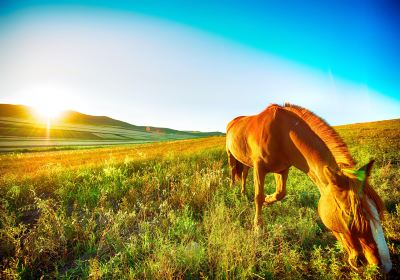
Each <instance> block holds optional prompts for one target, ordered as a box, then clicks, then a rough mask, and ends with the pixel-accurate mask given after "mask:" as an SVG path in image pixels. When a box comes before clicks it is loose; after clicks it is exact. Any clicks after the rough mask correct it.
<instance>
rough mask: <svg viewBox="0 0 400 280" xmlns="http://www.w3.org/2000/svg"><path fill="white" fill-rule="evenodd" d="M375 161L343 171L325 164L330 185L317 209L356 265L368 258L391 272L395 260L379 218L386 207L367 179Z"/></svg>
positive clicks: (351, 262)
mask: <svg viewBox="0 0 400 280" xmlns="http://www.w3.org/2000/svg"><path fill="white" fill-rule="evenodd" d="M372 164H373V161H371V162H369V163H368V164H367V165H365V166H364V167H362V168H360V169H359V170H348V169H347V170H346V169H343V170H342V171H334V170H332V169H331V168H329V167H328V166H325V167H324V175H325V177H326V179H327V181H328V186H327V187H326V189H324V190H322V191H321V198H320V201H319V204H318V212H319V215H320V217H321V219H322V222H323V223H324V224H325V226H326V227H327V228H329V229H330V230H331V231H332V232H333V233H334V235H335V237H336V238H337V239H338V240H339V241H340V242H341V243H342V244H343V246H344V248H345V249H346V251H347V252H348V254H349V259H348V261H349V263H350V265H351V266H352V267H353V268H355V269H357V265H358V264H357V262H358V261H361V262H365V261H367V262H368V263H369V264H374V265H380V266H381V267H382V270H383V271H384V272H389V271H390V270H391V268H392V263H391V261H390V256H389V250H388V248H387V245H386V241H385V237H384V235H383V230H382V226H381V219H380V218H382V215H383V208H384V207H383V203H382V201H381V199H380V198H379V196H378V194H377V193H376V192H375V191H374V190H373V189H372V187H371V186H370V184H369V182H368V177H369V175H370V171H371V167H372Z"/></svg>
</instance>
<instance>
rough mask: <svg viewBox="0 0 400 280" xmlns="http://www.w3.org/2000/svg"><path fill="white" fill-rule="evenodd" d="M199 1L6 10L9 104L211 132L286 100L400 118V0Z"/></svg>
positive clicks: (350, 114)
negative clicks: (239, 117) (239, 116)
mask: <svg viewBox="0 0 400 280" xmlns="http://www.w3.org/2000/svg"><path fill="white" fill-rule="evenodd" d="M53 2H55V3H57V4H54V3H53ZM189 2H190V3H191V2H195V1H151V0H146V1H144V0H143V1H132V2H129V1H118V0H117V1H10V2H7V1H1V2H0V103H12V104H27V105H35V106H38V105H40V104H42V105H43V104H45V105H46V106H54V107H57V108H60V109H73V110H77V111H80V112H83V113H87V114H93V115H107V116H110V117H113V118H116V119H120V120H123V121H127V122H130V123H133V124H137V125H153V126H162V127H170V128H175V129H183V130H202V131H211V130H219V131H225V126H226V124H227V122H229V120H231V119H232V118H234V117H235V116H238V115H248V114H255V113H258V112H260V111H261V110H263V109H264V108H265V107H266V106H268V104H270V103H283V102H285V101H287V102H291V103H294V104H298V105H301V106H303V107H307V108H309V109H311V110H312V111H314V112H315V113H317V114H318V115H320V116H321V117H323V118H325V119H326V120H327V121H328V122H329V123H331V124H345V123H354V122H362V121H370V120H381V119H390V118H398V117H400V91H399V90H400V78H399V77H400V34H399V31H398V29H397V28H398V26H400V9H399V5H398V4H396V3H397V2H396V1H392V2H391V1H356V2H351V1H334V2H333V1H332V2H330V1H323V2H324V3H323V4H322V3H319V4H317V5H315V1H310V2H309V3H308V4H307V3H306V2H305V1H289V2H290V3H288V2H286V1H285V4H284V5H283V4H279V3H280V2H283V1H269V2H268V4H260V3H258V2H253V1H243V2H242V3H241V2H235V1H196V2H199V3H197V4H192V3H191V4H188V3H189ZM215 2H217V3H218V4H216V3H215ZM317 2H320V1H317ZM338 2H339V4H338ZM244 3H245V4H244ZM340 3H341V4H340Z"/></svg>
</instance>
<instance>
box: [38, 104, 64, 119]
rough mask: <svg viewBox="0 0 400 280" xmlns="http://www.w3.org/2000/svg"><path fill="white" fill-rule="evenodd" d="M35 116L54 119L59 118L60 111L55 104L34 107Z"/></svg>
mask: <svg viewBox="0 0 400 280" xmlns="http://www.w3.org/2000/svg"><path fill="white" fill-rule="evenodd" d="M35 111H36V112H37V114H38V115H39V116H41V117H43V118H46V119H50V120H53V119H56V118H57V117H59V116H60V114H61V111H62V109H60V108H59V107H58V106H56V105H55V104H40V105H36V106H35Z"/></svg>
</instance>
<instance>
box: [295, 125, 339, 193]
mask: <svg viewBox="0 0 400 280" xmlns="http://www.w3.org/2000/svg"><path fill="white" fill-rule="evenodd" d="M290 138H291V140H292V142H293V144H294V146H295V147H296V152H295V153H291V154H292V157H293V158H292V161H293V165H294V166H295V167H297V168H298V169H300V170H302V171H303V172H304V173H306V174H307V175H308V176H309V177H310V178H311V180H312V181H313V182H314V183H315V184H316V185H317V186H318V188H319V189H320V190H321V189H322V188H323V187H324V186H325V185H326V184H327V180H326V178H325V175H324V166H329V167H331V168H332V169H337V168H338V166H337V164H336V161H335V159H334V157H333V155H332V153H331V152H330V151H329V149H328V148H327V146H326V145H325V143H324V142H323V141H322V140H321V139H320V138H319V137H318V136H317V135H316V134H315V133H314V132H312V131H311V130H310V129H309V127H308V126H305V125H301V124H300V125H297V126H296V127H295V128H293V129H292V130H291V132H290Z"/></svg>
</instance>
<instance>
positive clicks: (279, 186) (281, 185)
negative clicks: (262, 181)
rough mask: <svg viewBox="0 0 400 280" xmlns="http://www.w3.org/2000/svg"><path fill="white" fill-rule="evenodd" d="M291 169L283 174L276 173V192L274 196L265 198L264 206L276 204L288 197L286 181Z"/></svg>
mask: <svg viewBox="0 0 400 280" xmlns="http://www.w3.org/2000/svg"><path fill="white" fill-rule="evenodd" d="M288 173H289V169H286V170H284V171H283V172H281V173H275V174H274V175H275V183H276V190H275V192H274V193H273V194H271V195H268V196H266V197H265V201H264V204H265V205H270V204H272V203H274V202H277V201H279V200H282V199H283V198H284V197H285V195H286V180H287V177H288Z"/></svg>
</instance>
